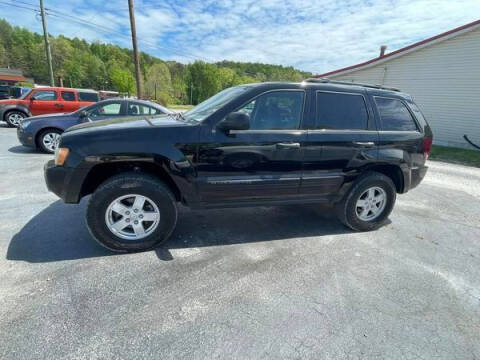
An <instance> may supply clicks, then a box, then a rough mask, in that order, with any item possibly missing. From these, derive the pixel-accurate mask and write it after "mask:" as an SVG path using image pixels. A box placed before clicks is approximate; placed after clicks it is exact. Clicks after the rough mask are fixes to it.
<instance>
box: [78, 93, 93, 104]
mask: <svg viewBox="0 0 480 360" xmlns="http://www.w3.org/2000/svg"><path fill="white" fill-rule="evenodd" d="M78 98H79V99H80V101H89V102H97V101H98V94H97V93H94V92H82V91H79V92H78Z"/></svg>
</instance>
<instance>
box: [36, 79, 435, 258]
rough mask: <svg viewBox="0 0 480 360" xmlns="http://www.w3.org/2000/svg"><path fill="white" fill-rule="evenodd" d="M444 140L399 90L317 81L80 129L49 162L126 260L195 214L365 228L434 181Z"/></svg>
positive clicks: (270, 86)
mask: <svg viewBox="0 0 480 360" xmlns="http://www.w3.org/2000/svg"><path fill="white" fill-rule="evenodd" d="M431 144H432V132H431V130H430V127H429V125H428V124H427V122H426V121H425V118H424V117H423V115H422V113H421V112H420V111H419V109H418V107H417V106H416V105H415V103H414V102H413V101H412V98H411V97H410V96H408V95H406V94H404V93H401V92H399V91H398V90H396V89H386V88H382V87H379V86H371V85H364V84H354V83H342V82H334V81H329V80H328V79H308V80H306V81H303V82H302V83H261V84H249V85H242V86H236V87H232V88H229V89H226V90H224V91H222V92H220V93H218V94H217V95H215V96H213V97H211V98H210V99H208V100H206V101H204V102H203V103H201V104H200V105H198V106H196V107H195V108H193V109H192V110H190V111H188V112H186V113H184V114H181V113H178V114H170V115H162V116H154V117H144V118H140V119H139V118H138V117H135V118H127V119H114V120H105V121H97V122H92V123H85V124H81V125H77V126H74V127H73V128H70V129H69V130H67V131H66V132H65V133H64V134H63V135H62V138H61V141H60V145H59V148H58V149H57V151H56V155H55V160H52V161H50V162H48V163H47V164H46V165H45V178H46V182H47V186H48V188H49V189H50V190H51V191H53V192H54V193H55V194H57V195H58V196H60V197H61V198H62V199H63V200H64V201H65V202H67V203H78V202H79V201H80V199H81V198H82V197H84V196H86V195H89V194H92V193H93V195H92V196H91V198H90V201H89V204H88V209H87V214H86V217H87V225H88V227H89V229H90V231H91V233H92V235H93V236H94V238H95V239H96V240H98V241H99V242H100V243H101V244H102V245H104V246H106V247H107V248H109V249H111V250H115V251H138V250H146V249H150V248H152V247H155V246H156V245H158V244H159V243H160V242H162V241H163V240H165V239H167V238H168V236H169V235H170V234H171V232H172V231H173V229H174V227H175V223H176V221H177V205H176V204H177V203H178V202H181V203H183V204H184V205H186V206H189V207H191V208H195V209H198V208H216V207H238V206H259V205H261V206H265V205H280V204H304V203H319V202H328V203H332V204H334V205H335V209H336V212H337V214H338V217H339V218H340V220H341V221H342V222H343V223H344V224H345V225H347V226H349V227H350V228H352V229H354V230H359V231H365V230H372V229H375V228H378V227H379V226H380V225H382V223H383V222H384V221H385V219H386V218H387V217H388V215H389V214H390V212H391V211H392V208H393V205H394V203H395V198H396V194H397V193H400V194H401V193H405V192H407V191H408V190H410V189H412V188H414V187H415V186H417V185H418V184H419V183H420V181H421V180H422V179H423V177H424V176H425V173H426V171H427V167H426V166H425V162H426V160H427V157H428V154H429V151H430V147H431Z"/></svg>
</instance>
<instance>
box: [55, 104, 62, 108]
mask: <svg viewBox="0 0 480 360" xmlns="http://www.w3.org/2000/svg"><path fill="white" fill-rule="evenodd" d="M55 106H56V107H58V108H62V107H63V106H64V105H63V104H55Z"/></svg>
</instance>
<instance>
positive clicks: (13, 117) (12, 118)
mask: <svg viewBox="0 0 480 360" xmlns="http://www.w3.org/2000/svg"><path fill="white" fill-rule="evenodd" d="M24 118H25V116H22V115H21V114H20V113H17V112H14V113H11V114H9V115H8V122H9V123H10V124H12V125H13V126H18V125H20V121H22V120H23V119H24Z"/></svg>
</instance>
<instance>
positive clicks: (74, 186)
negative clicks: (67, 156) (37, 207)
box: [43, 160, 84, 204]
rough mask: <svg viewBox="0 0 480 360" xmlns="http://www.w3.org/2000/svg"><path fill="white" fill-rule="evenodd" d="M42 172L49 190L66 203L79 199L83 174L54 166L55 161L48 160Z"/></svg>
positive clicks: (76, 201)
mask: <svg viewBox="0 0 480 360" xmlns="http://www.w3.org/2000/svg"><path fill="white" fill-rule="evenodd" d="M43 172H44V177H45V183H46V184H47V188H48V190H49V191H51V192H53V193H54V194H55V195H57V196H58V197H59V198H61V199H62V200H63V201H64V202H66V203H72V204H77V203H78V202H79V201H80V196H81V190H82V180H83V178H84V176H82V175H83V174H77V172H78V170H76V169H72V168H68V167H64V166H56V165H55V161H54V160H50V161H48V162H47V163H46V164H45V165H44V167H43Z"/></svg>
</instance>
